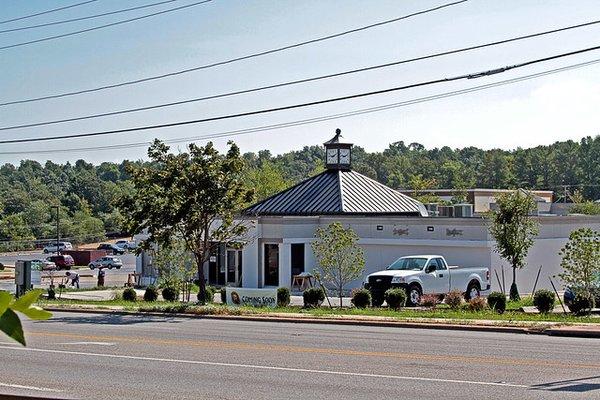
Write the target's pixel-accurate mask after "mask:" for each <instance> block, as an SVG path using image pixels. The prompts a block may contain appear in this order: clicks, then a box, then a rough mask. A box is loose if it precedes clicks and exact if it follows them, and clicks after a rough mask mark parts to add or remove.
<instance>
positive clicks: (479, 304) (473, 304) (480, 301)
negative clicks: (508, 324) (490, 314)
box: [468, 297, 487, 312]
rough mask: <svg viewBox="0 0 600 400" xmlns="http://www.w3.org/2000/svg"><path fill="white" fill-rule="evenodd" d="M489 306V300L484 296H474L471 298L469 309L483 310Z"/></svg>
mask: <svg viewBox="0 0 600 400" xmlns="http://www.w3.org/2000/svg"><path fill="white" fill-rule="evenodd" d="M486 307H487V302H486V301H485V298H483V297H473V298H472V299H471V300H469V303H468V309H469V311H473V312H481V311H483V310H485V308H486Z"/></svg>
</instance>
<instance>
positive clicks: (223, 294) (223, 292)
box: [220, 287, 227, 304]
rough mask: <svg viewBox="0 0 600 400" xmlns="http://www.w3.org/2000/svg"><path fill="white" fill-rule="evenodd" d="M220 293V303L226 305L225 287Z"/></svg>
mask: <svg viewBox="0 0 600 400" xmlns="http://www.w3.org/2000/svg"><path fill="white" fill-rule="evenodd" d="M220 292H221V303H223V304H227V290H226V289H225V287H222V288H221V290H220Z"/></svg>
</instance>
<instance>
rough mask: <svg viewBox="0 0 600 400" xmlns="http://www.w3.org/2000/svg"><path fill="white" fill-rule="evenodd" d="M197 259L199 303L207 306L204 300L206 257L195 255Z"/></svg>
mask: <svg viewBox="0 0 600 400" xmlns="http://www.w3.org/2000/svg"><path fill="white" fill-rule="evenodd" d="M194 255H195V257H196V264H197V266H198V288H199V289H198V301H199V302H200V304H202V305H204V304H206V301H204V299H205V298H206V282H205V281H204V257H203V256H201V255H200V254H194Z"/></svg>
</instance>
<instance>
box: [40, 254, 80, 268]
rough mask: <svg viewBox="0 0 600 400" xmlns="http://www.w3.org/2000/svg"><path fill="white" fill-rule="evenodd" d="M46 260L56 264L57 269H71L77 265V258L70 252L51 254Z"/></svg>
mask: <svg viewBox="0 0 600 400" xmlns="http://www.w3.org/2000/svg"><path fill="white" fill-rule="evenodd" d="M46 260H48V261H52V262H53V263H54V264H56V269H71V267H73V266H75V260H73V257H71V256H70V255H68V254H64V255H56V256H50V257H48V258H46Z"/></svg>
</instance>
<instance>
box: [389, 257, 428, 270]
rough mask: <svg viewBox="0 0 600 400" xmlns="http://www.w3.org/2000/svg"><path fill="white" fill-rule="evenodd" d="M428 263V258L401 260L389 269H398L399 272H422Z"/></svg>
mask: <svg viewBox="0 0 600 400" xmlns="http://www.w3.org/2000/svg"><path fill="white" fill-rule="evenodd" d="M426 262H427V259H426V258H413V257H407V258H399V259H397V260H396V261H394V262H393V263H392V265H390V266H389V267H387V269H398V270H421V269H423V267H424V266H425V263H426Z"/></svg>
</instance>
